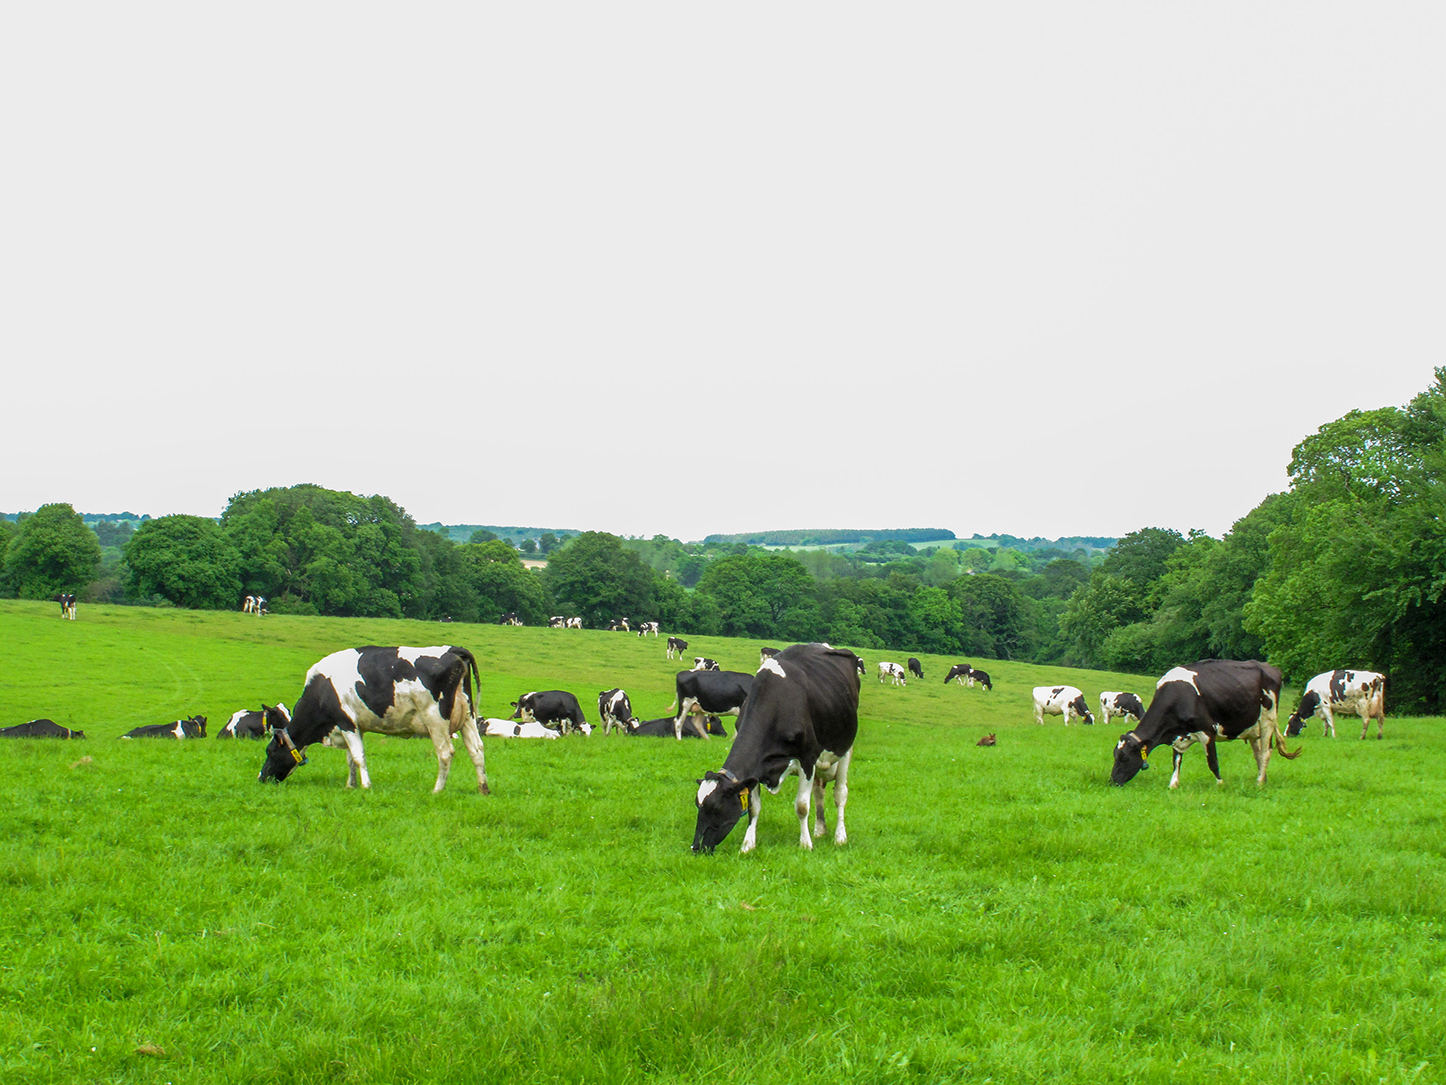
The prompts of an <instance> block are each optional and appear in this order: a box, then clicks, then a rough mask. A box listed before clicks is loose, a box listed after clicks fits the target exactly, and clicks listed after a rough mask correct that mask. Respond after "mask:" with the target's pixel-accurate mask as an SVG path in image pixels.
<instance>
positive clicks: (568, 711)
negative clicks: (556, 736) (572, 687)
mask: <svg viewBox="0 0 1446 1085" xmlns="http://www.w3.org/2000/svg"><path fill="white" fill-rule="evenodd" d="M512 707H513V708H515V709H517V711H516V712H514V713H512V718H513V719H514V720H519V719H520V720H521V721H522V722H523V723H530V722H532V721H533V720H536V721H537V722H538V723H542V724H552V725H554V726H556V727H557V729H558V730H559V731H561V732H562V733H563V734H567V733H568V732H570V731H582V732H583V733H584V734H590V733H591V731H592V728H591V727H589V726H588V724H587V720H586V719H584V718H583V714H582V707H581V706H580V705H579V704H578V703H577V698H576V697H574V696H573V695H572V694H571V693H568V692H567V690H565V689H545V690H543V691H542V692H540V693H539V692H536V691H534V692H532V693H524V694H523V695H522V696H521V697H519V698H517V700H515V701H513V702H512Z"/></svg>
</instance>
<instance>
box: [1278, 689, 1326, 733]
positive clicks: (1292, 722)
mask: <svg viewBox="0 0 1446 1085" xmlns="http://www.w3.org/2000/svg"><path fill="white" fill-rule="evenodd" d="M1319 707H1320V694H1319V693H1317V692H1315V690H1311V691H1310V692H1309V693H1307V694H1306V695H1305V696H1304V697H1302V698H1301V699H1300V707H1299V708H1297V709H1296V710H1295V711H1294V712H1292V713H1291V714H1290V719H1289V720H1287V721H1286V724H1285V733H1286V736H1287V737H1289V738H1294V737H1295V736H1296V735H1298V734H1300V733H1301V731H1302V730H1304V729H1305V721H1306V720H1308V719H1310V718H1311V717H1312V716H1314V715H1315V710H1316V709H1317V708H1319Z"/></svg>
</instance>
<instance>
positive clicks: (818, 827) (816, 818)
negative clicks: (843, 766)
mask: <svg viewBox="0 0 1446 1085" xmlns="http://www.w3.org/2000/svg"><path fill="white" fill-rule="evenodd" d="M826 782H827V781H825V780H824V778H823V775H822V774H821V773H820V772H819V771H818V769H814V771H813V836H814V839H815V840H817V839H820V838H822V836H823V834H824V833H826V832H828V821H827V819H825V818H824V816H823V789H824V784H825V783H826ZM834 790H835V791H837V790H838V786H837V785H834Z"/></svg>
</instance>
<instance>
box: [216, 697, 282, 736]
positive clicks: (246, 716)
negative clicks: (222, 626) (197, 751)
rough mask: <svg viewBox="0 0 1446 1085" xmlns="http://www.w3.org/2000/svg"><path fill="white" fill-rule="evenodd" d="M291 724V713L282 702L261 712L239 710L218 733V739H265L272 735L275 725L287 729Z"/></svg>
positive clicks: (262, 709)
mask: <svg viewBox="0 0 1446 1085" xmlns="http://www.w3.org/2000/svg"><path fill="white" fill-rule="evenodd" d="M290 722H291V713H290V712H289V711H288V710H287V708H286V705H284V704H283V703H281V702H280V701H278V702H276V704H275V706H268V705H262V706H261V711H260V712H252V711H251V710H250V709H246V708H238V709H237V710H236V711H235V712H232V713H231V718H230V719H229V720H227V721H226V726H225V727H223V728H221V730H219V731H217V732H216V737H217V738H265V737H266V736H267V735H268V734H270V733H271V727H272V725H273V724H274V723H279V724H280V725H281V726H282V727H285V726H286V725H287V724H288V723H290Z"/></svg>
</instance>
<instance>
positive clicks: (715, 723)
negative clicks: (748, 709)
mask: <svg viewBox="0 0 1446 1085" xmlns="http://www.w3.org/2000/svg"><path fill="white" fill-rule="evenodd" d="M694 715H695V716H697V715H700V713H696V712H695V713H694ZM674 723H675V721H674V719H673V717H672V716H663V717H662V718H661V719H656V720H633V722H632V725H630V726H629V727H628V729H627V731H626V732H625V733H626V734H629V735H633V736H635V737H640V738H672V737H674V736H673V729H674ZM703 730H704V731H706V732H707V733H708V734H710V735H715V736H717V737H718V738H727V737H728V731H727V729H726V728H725V727H724V726H723V721H722V720H720V719H719V718H718V717H717V716H704V723H703ZM683 737H684V738H700V737H702V736H701V735H700V734H699V733H698V732H697V731H696V730H694V729H691V728H690V729H687V730H684V731H683Z"/></svg>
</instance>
